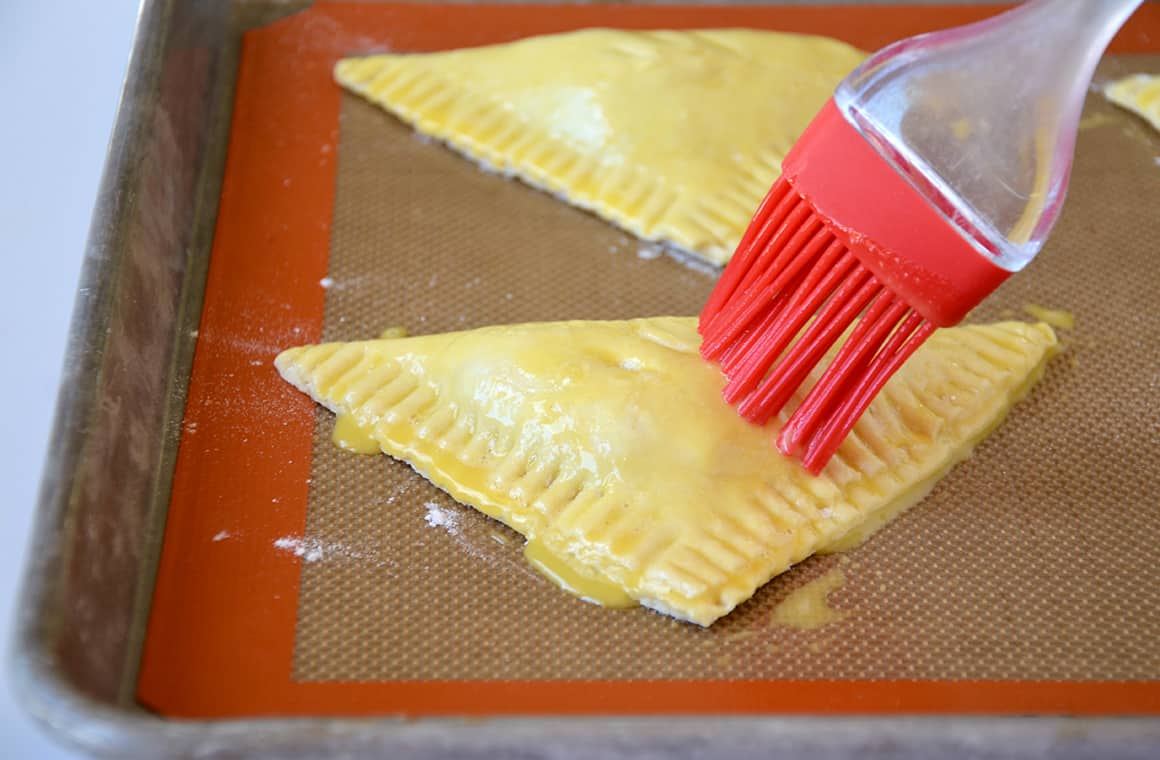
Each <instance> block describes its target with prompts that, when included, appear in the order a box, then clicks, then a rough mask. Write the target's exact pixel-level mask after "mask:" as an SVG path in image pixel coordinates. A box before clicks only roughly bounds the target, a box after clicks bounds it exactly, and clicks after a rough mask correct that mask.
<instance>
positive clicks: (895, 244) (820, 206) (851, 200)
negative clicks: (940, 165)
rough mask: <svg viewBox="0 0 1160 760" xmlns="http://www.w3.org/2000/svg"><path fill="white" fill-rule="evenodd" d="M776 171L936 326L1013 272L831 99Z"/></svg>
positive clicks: (884, 280)
mask: <svg viewBox="0 0 1160 760" xmlns="http://www.w3.org/2000/svg"><path fill="white" fill-rule="evenodd" d="M782 173H783V174H784V176H785V177H786V179H787V180H788V181H789V182H790V183H791V184H792V185H793V186H794V189H795V190H796V191H797V193H798V194H799V195H800V196H801V197H802V199H803V200H805V202H806V203H808V204H809V205H810V207H811V208H813V210H814V211H815V212H816V213H817V214H818V215H820V216H822V217H823V218H824V219H826V220H828V221H829V222H830V225H829V226H830V228H831V231H832V232H833V233H834V235H835V236H836V237H837V238H838V239H840V240H841V241H842V242H843V243H845V244H846V246H847V247H849V249H850V250H851V251H852V252H853V254H854V255H855V256H856V257H857V258H858V260H859V261H860V262H861V263H862V266H864V267H866V269H868V270H870V272H871V273H872V274H873V275H874V276H875V277H876V278H877V279H878V280H879V281H880V282H881V283H882V284H883V285H885V286H886V287H887V288H889V289H890V290H891V291H893V292H894V293H895V294H896V295H897V296H899V297H900V298H902V299H904V300H905V301H906V302H907V303H909V304H910V306H911V307H913V308H914V310H915V311H917V312H918V313H919V314H921V315H922V316H923V317H924V318H925V319H926V320H927V321H929V322H931V323H933V324H935V325H937V326H939V327H946V326H948V325H953V324H957V323H958V322H960V321H961V320H962V318H963V317H964V316H966V314H967V312H969V311H970V310H971V309H973V308H974V307H975V306H976V305H978V303H979V302H980V301H982V300H983V299H984V298H986V297H987V295H988V294H990V293H991V292H992V291H993V290H995V288H997V287H999V285H1000V284H1001V283H1002V282H1003V281H1004V280H1005V279H1007V277H1008V276H1010V274H1011V273H1010V272H1008V271H1007V270H1006V269H1003V268H1002V267H1000V266H998V265H997V264H995V263H993V262H992V261H991V260H990V259H988V258H987V257H986V256H985V255H984V254H982V253H980V252H979V251H978V249H976V248H975V247H974V246H973V245H972V244H971V243H970V242H968V241H967V239H966V238H965V237H963V235H962V233H960V231H959V230H958V229H957V228H955V227H954V226H953V224H952V223H951V222H950V221H949V220H947V219H946V217H945V216H943V214H942V212H940V211H939V210H938V209H936V208H935V207H934V206H933V205H932V204H931V203H930V202H929V201H928V200H927V199H926V198H925V197H923V196H922V194H921V193H919V191H918V190H916V189H915V188H914V186H913V185H911V184H910V182H909V181H908V180H907V179H906V178H905V177H903V176H902V175H901V174H899V173H898V171H896V170H895V168H894V167H893V166H892V165H891V164H890V162H889V161H887V160H886V159H885V158H883V157H882V155H881V154H880V153H879V152H878V151H877V149H875V148H874V146H873V145H871V144H870V143H869V142H867V140H866V139H865V138H864V137H863V136H862V135H861V134H860V133H859V132H858V130H857V129H855V128H854V127H853V126H852V125H851V124H850V123H849V122H848V121H846V118H845V117H844V116H843V115H842V112H841V111H840V110H839V109H838V107H837V105H836V104H835V103H834V101H833V100H832V99H831V100H830V101H829V102H827V103H826V105H825V107H824V108H823V109H822V110H821V112H820V113H819V114H818V115H817V116H816V117H814V120H813V122H811V123H810V126H809V127H808V128H807V129H806V131H805V133H803V134H802V136H801V137H800V138H799V139H798V141H797V143H796V144H795V145H794V148H793V150H792V151H790V153H789V155H788V156H786V158H785V161H784V162H782Z"/></svg>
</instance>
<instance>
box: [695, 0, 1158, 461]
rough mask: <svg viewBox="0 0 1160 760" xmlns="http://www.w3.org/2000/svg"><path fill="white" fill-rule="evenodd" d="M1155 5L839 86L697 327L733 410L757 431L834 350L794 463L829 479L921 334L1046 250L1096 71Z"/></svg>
mask: <svg viewBox="0 0 1160 760" xmlns="http://www.w3.org/2000/svg"><path fill="white" fill-rule="evenodd" d="M1141 1H1142V0H1032V1H1031V2H1027V3H1024V4H1023V5H1020V6H1019V7H1017V8H1015V9H1013V10H1011V11H1008V12H1006V13H1003V14H1001V15H999V16H996V17H994V18H991V19H987V20H985V21H981V22H979V23H975V24H971V25H968V26H963V27H958V28H954V29H948V30H945V31H940V32H934V33H931V34H924V35H921V36H918V37H913V38H910V39H906V40H903V41H901V42H897V43H895V44H893V45H890V46H888V47H886V48H884V49H883V50H881V51H879V52H878V53H876V54H874V55H872V56H871V57H870V58H868V59H867V60H866V61H865V62H864V63H863V64H862V65H861V66H859V67H858V68H857V69H855V70H854V71H853V72H852V73H851V74H850V75H849V76H848V77H847V78H846V79H845V80H843V81H842V83H841V84H840V85H839V86H838V88H837V90H836V91H835V92H834V95H833V97H832V98H831V99H830V100H829V101H828V102H827V103H826V105H825V106H824V107H823V108H822V110H821V112H820V113H819V114H818V115H817V116H816V117H815V118H814V120H813V121H812V122H811V124H810V125H809V127H808V128H807V129H806V131H805V132H804V133H803V134H802V136H801V137H800V138H799V139H798V141H797V143H796V144H795V145H794V147H793V150H791V151H790V152H789V154H788V155H787V156H786V158H785V161H784V162H783V163H782V173H781V176H780V177H779V179H778V180H777V182H776V183H775V184H774V185H773V187H772V189H770V191H769V194H768V195H767V196H766V197H765V199H764V200H763V201H762V203H761V205H760V206H759V207H758V209H757V212H756V214H755V215H754V217H753V220H752V221H751V222H750V224H749V227H748V229H747V230H746V232H745V234H744V236H743V237H742V239H741V242H740V244H739V245H738V247H737V250H736V253H735V254H734V256H733V258H732V259H731V260H730V262H729V265H728V266H727V267H726V268H725V271H724V272H723V273H722V275H721V279H720V280H719V282H718V284H717V286H716V288H715V289H714V291H713V293H712V295H711V297H710V298H709V300H708V302H707V303H706V305H705V308H704V310H703V311H702V313H701V317H700V322H699V330H700V333H701V336H702V344H701V353H702V355H703V356H704V357H705V358H706V359H708V360H713V361H717V362H719V363H720V365H721V368H722V371H723V372H724V374H725V375H726V378H727V384H726V387H725V391H724V394H725V398H726V400H727V401H728V402H729V403H731V404H735V405H736V406H737V409H738V411H739V412H740V414H741V415H742V416H744V417H745V418H746V419H748V420H750V421H752V422H754V423H758V424H765V423H767V422H768V421H769V420H771V419H773V418H774V417H775V416H776V415H777V414H778V413H779V412H781V410H782V409H783V408H784V407H785V406H786V404H787V403H788V402H789V401H790V400H791V399H792V398H794V396H795V393H796V392H797V390H798V388H799V386H801V385H802V384H803V382H804V381H805V380H806V379H807V377H808V376H809V374H810V373H811V371H812V370H813V369H814V367H815V366H817V365H818V363H819V362H821V361H822V360H823V359H824V358H825V357H826V356H827V355H828V354H830V353H831V349H832V348H833V347H834V346H835V344H840V347H839V348H838V349H837V351H836V353H834V354H833V359H832V361H830V363H829V364H828V366H826V368H825V371H824V372H823V373H822V374H821V376H820V377H819V379H818V381H817V383H816V384H815V385H814V386H813V387H812V388H811V389H810V390H809V392H808V393H807V394H806V395H805V397H804V399H803V400H802V401H801V403H800V404H799V405H798V407H797V408H796V410H794V412H793V414H792V415H790V416H789V418H788V420H787V421H786V424H785V425H784V427H783V428H782V429H781V431H780V434H779V435H778V438H777V446H778V448H779V449H780V450H781V451H782V452H783V453H785V454H787V455H790V456H798V457H800V458H801V461H802V464H803V465H804V466H805V468H806V469H807V470H808V471H810V472H812V473H814V474H817V473H819V472H820V471H821V470H822V468H823V467H824V466H825V464H826V462H827V461H829V459H830V458H831V457H832V456H833V454H834V453H835V452H836V451H837V449H838V446H839V445H840V444H841V442H842V441H843V440H844V439H845V437H846V435H847V434H848V433H849V432H850V430H851V429H852V428H853V427H854V424H855V423H856V422H857V420H858V418H859V417H860V416H861V415H862V413H863V412H864V411H865V410H866V408H867V406H869V404H870V402H871V401H872V400H873V398H874V396H875V395H876V394H877V393H878V392H879V391H880V390H881V389H882V387H883V386H884V385H885V383H886V381H887V380H888V379H889V378H890V377H891V375H893V374H894V372H895V371H897V370H898V368H899V367H900V366H902V364H903V363H904V362H905V361H906V360H907V359H908V358H909V357H910V356H911V355H912V354H913V353H914V351H915V350H916V349H917V348H918V347H919V346H920V345H921V344H922V343H923V341H925V340H926V339H927V338H928V337H929V336H930V335H931V333H933V332H934V330H935V329H936V328H937V327H944V326H948V325H953V324H956V323H958V322H959V321H961V320H962V319H963V317H964V316H965V315H966V314H967V312H969V311H970V310H971V309H972V308H974V307H975V306H976V305H977V304H978V303H979V302H980V301H981V300H982V299H983V298H984V297H986V296H987V295H988V294H989V293H990V292H991V291H993V290H994V289H995V288H996V287H998V286H999V284H1000V283H1002V282H1003V281H1004V280H1005V279H1006V278H1007V277H1008V276H1009V275H1011V274H1012V273H1014V272H1017V271H1019V270H1021V269H1023V267H1024V266H1026V265H1027V264H1028V262H1030V261H1031V260H1032V259H1033V258H1034V257H1035V255H1036V254H1037V253H1038V252H1039V250H1040V248H1041V246H1042V245H1043V242H1044V240H1045V239H1046V237H1047V235H1048V233H1049V232H1050V230H1051V228H1052V225H1053V224H1054V223H1055V220H1056V218H1057V217H1058V215H1059V212H1060V209H1061V207H1062V205H1063V200H1064V195H1065V193H1066V191H1067V184H1068V176H1069V174H1070V171H1071V162H1072V156H1073V153H1074V149H1075V139H1076V132H1077V130H1078V126H1079V117H1080V111H1081V110H1082V108H1083V101H1084V97H1085V94H1086V92H1087V89H1088V87H1089V85H1090V83H1091V78H1092V74H1093V72H1094V70H1095V66H1096V63H1097V62H1098V61H1099V58H1100V56H1101V55H1102V53H1103V51H1104V49H1105V48H1106V46H1107V45H1108V43H1109V42H1110V41H1111V39H1112V37H1113V36H1114V35H1115V33H1116V31H1117V30H1118V29H1119V28H1120V26H1121V25H1123V23H1124V22H1125V21H1126V20H1127V18H1128V17H1129V16H1130V15H1131V14H1132V11H1133V10H1135V8H1136V7H1137V6H1139V5H1140V2H1141ZM843 336H845V338H844V340H843ZM795 339H796V340H795Z"/></svg>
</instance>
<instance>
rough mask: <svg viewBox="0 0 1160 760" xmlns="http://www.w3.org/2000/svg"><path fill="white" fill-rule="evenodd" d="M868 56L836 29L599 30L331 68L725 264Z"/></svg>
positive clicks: (530, 173)
mask: <svg viewBox="0 0 1160 760" xmlns="http://www.w3.org/2000/svg"><path fill="white" fill-rule="evenodd" d="M863 58H864V54H863V53H862V52H861V51H859V50H856V49H855V48H852V47H850V46H849V45H846V44H844V43H842V42H838V41H836V40H832V39H828V38H825V37H809V36H802V35H793V34H776V33H773V32H758V31H750V30H713V31H692V32H673V31H657V32H624V31H613V30H607V29H590V30H585V31H580V32H572V33H569V34H559V35H552V36H546V37H532V38H529V39H526V40H522V41H520V42H515V43H511V44H507V45H494V46H490V47H481V48H473V49H467V50H456V51H452V52H445V53H429V54H412V55H374V56H368V57H366V58H350V59H347V60H343V61H340V62H339V63H338V66H337V67H336V68H335V77H336V79H337V80H338V82H339V83H341V84H342V85H343V86H344V87H346V88H348V89H350V90H352V91H354V92H356V93H359V94H360V95H363V96H365V97H366V98H368V99H369V100H371V101H373V102H374V103H377V104H378V105H380V106H382V107H383V108H385V109H387V110H388V111H390V112H391V113H393V114H395V115H397V116H399V117H400V118H402V119H403V120H404V121H406V122H408V123H410V124H412V125H413V126H415V127H416V128H417V129H418V130H419V131H420V132H423V133H426V134H429V135H433V136H434V137H437V138H439V139H441V140H444V141H446V142H447V143H449V144H450V145H451V146H453V147H454V148H456V149H457V150H459V151H462V152H463V153H465V154H467V155H468V156H470V157H471V158H474V159H476V160H478V161H481V162H484V163H486V164H489V165H491V166H493V167H496V168H498V169H500V170H502V171H505V172H511V173H513V174H515V175H516V176H518V177H520V178H521V179H523V180H525V181H527V182H528V183H530V184H532V185H534V186H536V187H539V188H542V189H545V190H549V191H551V192H555V193H559V194H560V195H562V196H563V197H564V198H565V199H566V200H567V201H568V202H569V203H572V204H575V205H576V206H579V207H581V208H585V209H589V210H591V211H594V212H596V213H597V214H599V215H600V216H602V217H604V218H605V219H608V220H610V221H612V222H614V223H616V224H618V225H620V226H621V227H623V228H625V229H626V230H628V231H630V232H632V233H634V234H636V235H638V236H640V237H642V238H645V239H647V240H659V241H665V242H667V243H671V244H674V245H676V246H678V247H679V248H682V249H684V250H686V251H688V252H692V253H695V254H697V255H699V256H701V257H703V258H705V259H708V260H709V261H711V262H713V263H716V264H723V263H724V262H725V261H727V260H728V259H729V257H730V256H731V255H732V254H733V249H734V248H735V247H736V245H737V242H738V241H739V240H740V238H741V234H742V232H744V230H745V226H746V225H747V224H748V222H749V218H750V217H751V216H752V215H753V212H754V210H755V209H756V208H757V204H758V203H759V202H760V201H761V198H762V197H763V196H764V195H765V193H766V192H767V191H768V190H769V187H770V185H772V184H773V182H774V180H775V179H776V178H777V176H778V174H779V173H780V171H781V160H782V158H784V157H785V154H786V153H787V152H788V151H789V149H790V147H791V146H792V145H793V143H794V141H795V140H796V139H797V136H798V135H799V134H800V133H801V132H802V130H804V129H805V127H806V125H807V124H808V123H809V121H810V120H811V119H812V118H813V116H814V114H815V113H817V111H818V110H819V109H820V108H821V106H822V105H823V104H824V103H825V101H826V99H827V98H829V96H830V95H831V94H832V92H833V90H834V88H835V87H836V86H837V84H838V82H839V81H841V79H842V77H844V76H845V75H846V74H847V73H849V71H850V70H851V69H853V68H854V67H855V66H856V65H857V64H858V63H860V62H861V61H862V59H863Z"/></svg>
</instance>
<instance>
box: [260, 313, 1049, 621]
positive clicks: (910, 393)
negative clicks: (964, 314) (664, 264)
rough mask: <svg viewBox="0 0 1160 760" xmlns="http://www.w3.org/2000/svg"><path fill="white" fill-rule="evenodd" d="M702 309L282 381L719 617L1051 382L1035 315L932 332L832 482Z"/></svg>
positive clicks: (919, 489) (353, 356)
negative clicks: (772, 415) (714, 355)
mask: <svg viewBox="0 0 1160 760" xmlns="http://www.w3.org/2000/svg"><path fill="white" fill-rule="evenodd" d="M697 346H698V336H697V333H696V329H695V320H693V319H687V318H657V319H644V320H633V321H626V322H562V323H545V324H529V325H516V326H500V327H490V328H483V329H479V330H474V331H470V332H463V333H450V334H443V335H431V336H420V337H413V338H399V339H391V340H372V341H362V342H354V343H332V344H323V345H319V346H306V347H301V348H294V349H290V350H288V351H285V352H283V353H282V354H281V355H280V356H279V357H278V358H277V362H276V364H277V367H278V369H279V371H280V372H281V373H282V375H283V377H285V378H286V379H287V380H288V381H289V382H291V383H292V384H294V385H295V386H296V387H298V388H299V389H301V390H303V391H304V392H306V393H308V394H310V395H311V396H312V397H313V398H314V399H315V400H317V401H318V402H320V403H322V404H323V405H325V406H326V407H327V408H329V409H330V410H331V411H333V412H335V413H336V414H338V415H340V417H341V418H342V419H344V420H354V424H355V425H357V426H358V428H359V429H362V430H365V431H366V432H367V434H368V435H369V436H371V437H373V439H374V441H375V442H377V444H378V445H379V447H380V448H381V450H382V451H384V452H385V453H387V454H389V455H391V456H394V457H397V458H399V459H402V460H404V461H406V462H408V463H409V464H411V465H412V466H413V467H414V468H415V469H416V470H417V471H418V472H419V473H420V474H422V475H423V476H424V477H427V478H428V479H430V480H431V481H432V482H433V483H435V484H436V485H438V486H439V487H441V488H443V489H444V490H446V491H447V492H448V493H449V494H450V495H451V496H452V497H454V498H455V499H457V500H459V501H461V502H463V503H465V504H468V505H471V506H473V507H475V508H477V509H479V510H481V511H482V512H484V513H486V514H488V515H490V516H492V517H494V518H496V519H499V520H501V521H503V522H505V523H507V524H508V525H510V526H511V527H512V528H514V529H515V530H517V531H519V532H520V533H522V534H523V535H524V536H526V537H527V538H528V539H529V541H530V542H534V543H535V544H536V545H537V546H538V547H542V548H543V549H544V550H546V551H547V552H549V553H550V554H551V555H554V556H556V557H559V558H561V559H562V560H563V561H564V562H566V563H567V564H568V565H569V566H570V567H571V568H574V569H575V570H576V571H577V572H579V573H582V574H584V575H586V576H588V577H590V578H592V579H595V580H598V581H600V582H604V583H610V584H612V585H614V586H616V587H618V588H620V589H622V590H623V591H624V593H625V594H626V595H627V596H628V597H631V598H632V599H635V600H637V601H638V602H640V603H641V604H644V605H646V606H649V607H652V608H654V609H656V610H659V611H661V612H664V613H667V614H670V615H672V616H674V617H677V618H680V619H683V620H689V621H693V622H697V623H700V624H702V625H708V624H710V623H711V622H712V621H713V620H715V619H717V618H719V617H720V616H722V615H724V614H726V613H728V612H729V611H730V610H731V609H733V608H734V607H735V606H736V605H738V604H740V603H741V602H742V601H744V600H745V599H748V598H749V597H750V596H751V595H752V594H753V593H754V591H755V590H756V589H757V588H759V587H760V586H761V585H762V584H764V583H765V582H766V581H768V580H769V579H770V578H771V577H773V576H774V575H776V574H778V573H781V572H783V571H785V570H786V569H787V568H789V567H790V566H791V565H792V564H794V563H796V562H799V561H801V560H802V559H804V558H806V557H808V556H809V555H811V554H813V553H815V552H817V551H820V550H824V549H826V548H827V547H832V546H835V545H838V544H840V542H841V541H842V540H843V539H846V540H848V541H854V542H855V543H856V540H857V535H856V533H857V530H858V529H859V527H860V526H865V525H866V524H867V522H868V521H873V520H874V519H875V518H876V517H877V518H879V519H880V520H881V519H886V518H887V517H889V516H891V515H893V514H896V513H897V512H898V511H900V510H901V509H904V508H905V507H907V506H909V505H910V504H913V503H915V502H917V501H918V500H920V499H921V498H922V497H923V496H925V494H926V493H927V491H929V489H930V487H931V486H933V484H934V482H935V481H937V479H938V478H939V477H940V476H941V475H942V474H943V473H945V472H946V470H947V469H948V468H949V467H951V466H952V465H953V464H954V463H955V462H957V461H959V460H960V459H962V458H963V457H965V456H966V455H967V454H969V452H970V450H971V448H972V447H973V446H974V445H975V443H977V442H978V441H979V440H980V439H981V438H982V437H983V436H984V435H986V433H987V432H989V431H990V430H991V429H992V428H993V427H994V426H995V425H996V424H998V422H999V421H1000V420H1001V419H1002V418H1003V416H1004V415H1005V413H1006V412H1007V410H1008V409H1009V408H1010V406H1011V405H1012V404H1013V403H1014V402H1015V401H1016V400H1017V399H1018V398H1019V397H1020V396H1021V395H1022V394H1023V393H1025V392H1026V391H1027V389H1028V388H1029V387H1030V386H1031V384H1033V383H1034V381H1035V380H1036V379H1037V378H1038V377H1039V376H1040V374H1041V373H1042V371H1043V368H1044V366H1045V363H1046V361H1047V359H1048V358H1049V357H1050V356H1051V355H1052V354H1053V353H1054V352H1055V351H1056V347H1057V343H1056V339H1055V335H1054V333H1053V332H1052V331H1051V329H1050V327H1048V326H1046V325H1042V324H1037V325H1029V324H1024V323H1014V322H1012V323H1001V324H997V325H988V326H971V327H959V328H953V329H948V330H942V331H940V332H938V333H936V334H935V335H934V336H933V337H932V338H931V339H930V340H929V341H928V342H927V344H926V345H925V346H924V347H923V348H922V349H921V350H920V352H919V353H918V354H916V355H915V357H913V358H912V360H911V361H910V362H908V363H907V364H906V365H905V366H904V367H903V369H902V370H901V371H900V372H899V373H898V374H897V375H896V376H895V377H894V378H893V379H892V380H891V381H890V383H889V384H888V385H887V387H886V388H885V389H884V391H883V393H881V394H880V396H879V397H878V398H877V399H876V400H875V401H874V403H873V404H872V405H871V407H870V409H869V410H868V412H867V413H866V414H865V415H864V417H863V418H862V420H861V421H860V422H859V423H858V425H857V427H856V428H855V430H854V432H853V434H852V435H851V436H850V437H849V438H848V439H847V441H846V442H845V443H844V444H843V446H842V447H841V449H840V450H839V452H838V455H837V456H836V457H835V458H834V459H833V460H832V461H831V463H830V464H829V466H828V467H827V468H826V470H825V472H824V473H823V475H822V476H821V477H818V478H814V477H811V476H809V475H808V474H807V473H805V472H804V471H803V470H801V468H800V467H799V466H798V465H797V464H796V463H795V462H794V461H792V460H789V459H786V458H783V457H781V456H780V454H778V453H777V452H776V450H775V449H774V448H773V446H772V444H771V442H770V436H771V433H770V431H769V430H767V429H763V428H759V427H755V426H752V425H749V424H748V423H746V422H744V421H743V420H742V419H741V418H740V417H739V416H738V415H737V414H736V412H735V411H734V410H733V409H732V408H731V407H729V406H728V405H726V404H725V402H724V401H723V400H722V399H721V396H720V391H721V387H722V385H723V379H722V377H721V375H720V374H719V372H718V371H717V370H716V368H715V367H713V366H712V365H709V364H706V363H705V362H703V361H702V360H701V359H700V357H699V356H698V353H697Z"/></svg>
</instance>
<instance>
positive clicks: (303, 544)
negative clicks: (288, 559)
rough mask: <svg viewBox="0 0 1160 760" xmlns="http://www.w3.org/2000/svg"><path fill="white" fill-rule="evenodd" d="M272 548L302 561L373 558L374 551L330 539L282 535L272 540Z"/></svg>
mask: <svg viewBox="0 0 1160 760" xmlns="http://www.w3.org/2000/svg"><path fill="white" fill-rule="evenodd" d="M274 548H275V549H280V550H281V551H284V552H290V553H292V554H293V555H294V556H295V557H301V558H302V560H303V561H304V562H318V561H319V560H323V559H335V558H341V559H375V557H374V554H375V553H374V552H372V554H371V555H368V554H367V553H366V552H363V551H360V550H358V549H355V548H354V547H351V546H347V545H346V544H340V543H336V542H332V541H322V540H320V539H317V538H309V537H299V536H283V537H282V538H278V539H275V540H274Z"/></svg>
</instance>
